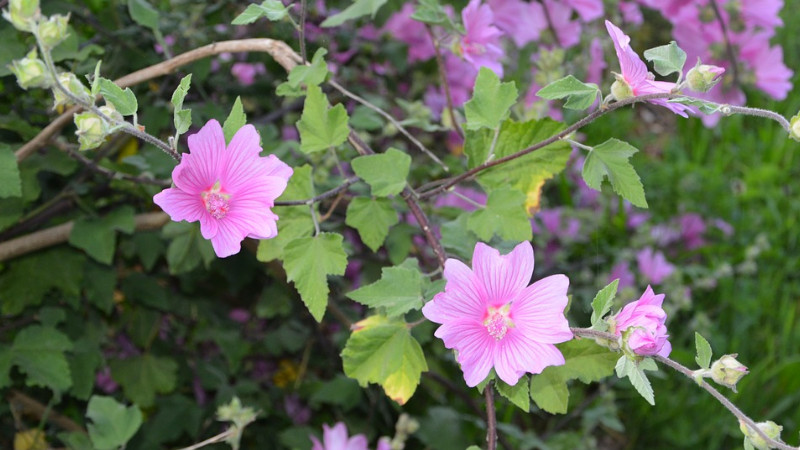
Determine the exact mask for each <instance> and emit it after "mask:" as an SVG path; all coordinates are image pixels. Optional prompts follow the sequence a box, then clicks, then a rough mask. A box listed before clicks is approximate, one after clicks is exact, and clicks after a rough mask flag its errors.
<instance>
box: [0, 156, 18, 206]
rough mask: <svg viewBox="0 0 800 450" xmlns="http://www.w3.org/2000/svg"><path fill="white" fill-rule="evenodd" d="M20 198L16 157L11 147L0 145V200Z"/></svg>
mask: <svg viewBox="0 0 800 450" xmlns="http://www.w3.org/2000/svg"><path fill="white" fill-rule="evenodd" d="M21 196H22V180H21V179H20V177H19V167H18V166H17V157H16V156H15V155H14V151H13V150H11V147H9V146H7V145H5V144H0V198H7V197H21Z"/></svg>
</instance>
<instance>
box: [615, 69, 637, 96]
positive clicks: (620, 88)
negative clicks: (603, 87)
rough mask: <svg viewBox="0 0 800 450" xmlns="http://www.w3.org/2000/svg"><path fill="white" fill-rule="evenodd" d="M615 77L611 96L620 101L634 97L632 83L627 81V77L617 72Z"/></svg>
mask: <svg viewBox="0 0 800 450" xmlns="http://www.w3.org/2000/svg"><path fill="white" fill-rule="evenodd" d="M614 77H615V78H616V81H614V83H613V84H612V85H611V96H612V97H614V99H615V100H617V101H618V102H619V101H622V100H626V99H629V98H631V97H633V89H631V85H629V84H628V82H627V81H625V78H622V75H619V74H616V73H615V74H614Z"/></svg>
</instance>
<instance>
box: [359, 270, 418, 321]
mask: <svg viewBox="0 0 800 450" xmlns="http://www.w3.org/2000/svg"><path fill="white" fill-rule="evenodd" d="M347 296H348V297H350V298H351V299H353V300H355V301H357V302H358V303H361V304H362V305H367V306H369V307H371V308H383V311H384V313H385V314H386V316H388V317H394V316H400V315H403V314H405V313H407V312H408V311H411V310H412V309H420V308H422V275H421V274H420V273H419V270H417V269H415V268H409V267H403V266H397V267H384V268H383V269H381V279H380V280H378V281H376V282H374V283H372V284H368V285H366V286H362V287H360V288H358V289H356V290H355V291H353V292H350V293H348V294H347Z"/></svg>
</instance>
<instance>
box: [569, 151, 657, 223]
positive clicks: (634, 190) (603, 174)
mask: <svg viewBox="0 0 800 450" xmlns="http://www.w3.org/2000/svg"><path fill="white" fill-rule="evenodd" d="M638 151H639V150H638V149H637V148H636V147H634V146H632V145H630V144H628V143H627V142H623V141H620V140H619V139H613V138H612V139H609V140H607V141H605V142H603V143H602V144H600V145H598V146H596V147H594V148H593V149H592V150H591V151H590V152H589V155H588V156H587V157H586V160H585V161H584V163H583V173H582V174H583V179H584V181H586V184H587V185H588V186H589V187H591V188H592V189H594V190H597V191H599V190H600V189H601V185H602V183H603V178H608V181H609V182H611V187H612V188H614V192H616V193H617V194H619V195H620V196H622V198H624V199H626V200H628V201H629V202H631V203H633V204H634V205H635V206H638V207H640V208H647V200H645V196H644V186H642V181H641V180H640V179H639V175H638V174H637V173H636V170H635V169H634V168H633V166H632V165H631V163H630V161H628V160H629V159H630V157H631V156H633V155H634V153H636V152H638Z"/></svg>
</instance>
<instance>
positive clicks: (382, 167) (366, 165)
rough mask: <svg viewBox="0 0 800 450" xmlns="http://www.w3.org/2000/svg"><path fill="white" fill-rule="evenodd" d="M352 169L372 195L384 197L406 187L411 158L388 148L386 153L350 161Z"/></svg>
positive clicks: (397, 192) (395, 193)
mask: <svg viewBox="0 0 800 450" xmlns="http://www.w3.org/2000/svg"><path fill="white" fill-rule="evenodd" d="M352 167H353V171H354V172H355V173H356V175H358V177H359V178H361V179H362V180H364V181H365V182H366V183H367V184H368V185H369V186H370V188H372V195H376V196H378V197H386V196H389V195H397V194H399V193H400V192H401V191H402V190H403V188H404V187H405V186H406V177H407V176H408V170H409V168H410V167H411V157H410V156H408V155H407V154H406V153H404V152H402V151H400V150H397V149H395V148H390V149H389V150H387V151H386V153H378V154H375V155H366V156H359V157H358V158H356V159H354V160H353V161H352Z"/></svg>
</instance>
